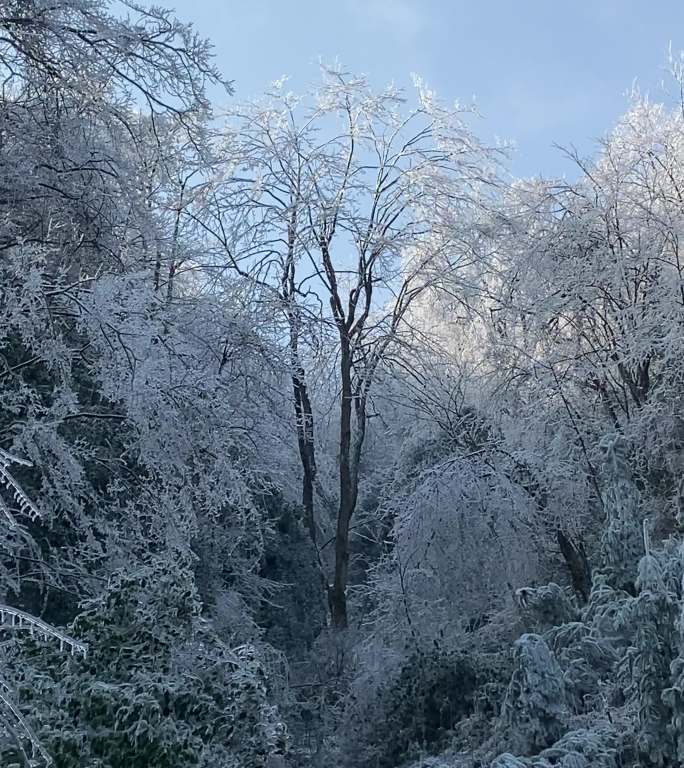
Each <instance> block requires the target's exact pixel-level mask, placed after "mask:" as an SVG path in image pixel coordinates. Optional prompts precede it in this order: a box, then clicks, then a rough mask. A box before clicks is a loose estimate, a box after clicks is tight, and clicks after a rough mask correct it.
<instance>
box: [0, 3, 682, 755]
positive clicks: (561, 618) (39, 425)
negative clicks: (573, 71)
mask: <svg viewBox="0 0 684 768" xmlns="http://www.w3.org/2000/svg"><path fill="white" fill-rule="evenodd" d="M0 69H1V70H2V83H3V85H2V93H1V95H0V221H1V222H2V227H0V516H1V521H0V525H1V526H2V529H1V530H2V536H1V537H0V542H1V552H0V590H1V591H2V596H1V597H0V600H1V601H2V604H0V632H1V633H2V643H1V644H0V761H1V762H2V764H3V765H18V766H37V765H49V764H54V765H56V766H59V767H60V768H95V767H96V766H97V768H123V767H124V766H126V767H128V766H140V768H142V767H143V766H160V767H161V766H168V767H169V768H171V767H172V766H173V767H174V768H175V767H176V766H206V768H218V767H219V766H226V767H228V768H233V767H235V768H237V767H238V766H240V767H243V766H244V767H246V768H266V766H277V765H289V766H293V767H294V766H306V765H310V766H319V765H320V766H322V765H335V766H340V767H341V768H345V767H346V766H348V767H349V768H351V767H352V766H353V767H354V768H364V767H366V766H367V768H380V767H382V768H399V766H402V765H410V764H416V765H432V766H435V767H436V766H444V767H446V766H450V767H451V768H475V767H476V766H491V767H492V768H521V767H523V766H534V767H535V768H550V767H551V766H563V767H564V768H571V767H572V768H581V767H582V766H604V767H605V768H613V767H615V768H617V767H618V766H654V767H657V768H663V767H664V766H675V765H680V764H682V763H683V762H684V730H683V729H684V726H683V724H682V723H683V720H682V719H683V717H684V682H683V681H684V634H683V633H684V619H683V618H682V617H683V616H684V614H683V613H682V612H683V610H684V602H683V596H682V574H683V571H684V561H683V560H682V557H683V554H682V551H681V544H682V541H681V532H682V525H684V520H683V519H682V515H683V514H684V513H683V512H682V510H683V509H684V501H683V500H682V495H683V494H684V484H683V483H682V479H681V477H682V469H683V468H684V459H683V457H684V452H683V451H684V422H683V420H682V416H681V411H682V405H684V402H683V401H684V364H683V362H682V361H683V360H684V341H683V340H684V333H683V331H684V275H683V273H682V270H683V269H684V261H683V259H684V257H682V256H680V237H681V235H682V231H683V230H682V227H684V140H683V138H682V137H683V136H684V132H683V129H684V116H683V115H684V111H683V109H682V104H668V103H666V104H658V103H653V102H651V101H649V100H647V99H645V98H642V97H639V96H637V97H635V99H634V102H633V106H632V107H631V109H630V110H629V112H628V113H627V114H626V115H625V116H624V117H623V118H622V119H621V120H620V122H619V123H618V125H617V126H616V127H615V128H614V129H613V130H612V131H611V132H610V133H609V134H608V135H607V137H606V138H605V140H604V141H603V142H602V143H601V145H600V146H599V147H598V149H597V152H596V155H595V157H593V158H590V159H583V158H580V157H575V158H574V159H575V161H576V165H577V174H576V179H575V180H574V181H572V182H568V181H565V180H564V181H559V180H550V181H545V180H542V179H533V180H516V181H511V180H510V179H508V178H507V175H506V170H505V162H506V161H505V157H504V155H503V154H502V153H501V152H500V151H499V149H497V148H489V147H487V146H486V145H485V144H484V143H483V142H481V141H479V140H478V139H477V138H476V135H475V134H474V132H473V127H472V126H473V119H474V115H471V114H470V112H469V111H468V110H463V109H457V108H450V107H447V106H445V105H444V104H442V103H441V102H440V101H439V99H438V98H437V97H436V95H435V94H434V93H433V92H432V91H430V90H429V89H428V88H427V87H426V86H425V84H424V83H422V82H420V81H416V83H415V86H416V87H415V92H414V93H411V94H409V95H407V94H403V93H401V92H399V91H397V90H396V89H394V88H388V89H386V90H385V91H382V92H376V91H374V90H373V89H372V88H371V87H370V86H369V84H368V82H367V81H366V80H365V79H364V78H360V77H355V76H353V75H350V74H349V73H346V72H344V71H343V70H341V69H338V68H326V69H323V71H322V73H321V74H322V78H321V83H320V85H318V86H317V87H316V88H315V89H314V90H312V92H311V93H307V94H304V95H302V96H295V95H293V94H292V93H290V92H288V91H287V88H286V83H285V82H283V81H280V82H277V83H275V84H274V85H273V87H272V88H271V90H270V91H269V92H268V93H267V94H266V95H265V96H264V97H263V98H261V99H257V100H254V101H252V102H248V103H240V101H239V99H238V98H237V97H236V96H233V95H232V91H231V87H230V85H229V84H227V83H226V82H225V81H224V80H223V79H222V77H221V76H220V74H219V73H218V72H217V71H216V70H215V68H214V66H213V64H212V59H211V48H210V46H209V45H208V43H206V42H205V41H204V40H202V39H200V38H198V37H197V36H196V34H195V33H194V31H193V30H192V28H191V27H189V26H187V25H184V24H183V23H181V22H179V21H177V20H176V19H175V18H174V17H173V16H172V15H171V14H169V13H167V12H165V11H162V10H159V9H148V8H145V7H139V6H138V5H136V4H133V3H124V4H117V7H116V9H115V8H114V6H112V7H107V5H106V4H103V3H101V2H94V0H57V1H56V2H55V1H53V2H44V1H43V0H29V1H27V0H22V2H13V0H4V1H1V2H0ZM681 73H682V68H681V67H680V66H679V65H678V64H677V63H675V65H674V66H673V75H674V77H675V78H677V77H680V78H681ZM216 86H223V87H224V88H225V91H226V94H225V95H226V99H227V100H228V101H229V108H228V110H227V113H226V117H225V120H223V121H222V122H221V121H219V120H217V119H215V118H214V116H213V114H212V110H211V104H210V103H209V99H208V97H207V89H208V88H215V87H216Z"/></svg>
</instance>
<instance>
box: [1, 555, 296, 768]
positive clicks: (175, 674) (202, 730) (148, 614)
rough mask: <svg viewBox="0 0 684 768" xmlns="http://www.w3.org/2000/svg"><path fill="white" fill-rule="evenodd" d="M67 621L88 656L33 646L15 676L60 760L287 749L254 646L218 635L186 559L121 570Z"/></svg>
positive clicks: (168, 766)
mask: <svg viewBox="0 0 684 768" xmlns="http://www.w3.org/2000/svg"><path fill="white" fill-rule="evenodd" d="M72 631H73V632H74V633H77V634H78V636H79V637H81V638H82V639H83V640H85V641H86V642H87V644H88V655H87V657H86V659H85V660H81V659H78V658H76V657H68V658H67V659H64V658H62V657H61V656H58V655H57V654H55V653H54V652H50V651H49V650H47V649H44V648H40V647H38V646H37V647H33V648H29V649H27V651H26V652H25V654H24V656H23V657H22V658H23V661H24V663H23V664H22V665H21V666H20V667H18V672H17V679H16V681H15V684H16V686H17V688H18V695H19V697H20V701H21V703H22V706H23V708H24V710H25V711H26V712H27V713H28V714H29V716H30V719H31V720H32V721H33V722H34V724H35V727H36V730H37V732H38V734H39V736H40V737H41V739H42V740H43V741H44V743H45V745H46V746H47V748H48V750H49V751H50V753H51V754H52V755H53V756H54V759H55V763H56V765H57V768H91V767H92V768H94V766H98V768H124V766H125V767H126V768H148V766H155V768H172V766H173V768H181V767H182V766H207V768H209V766H226V767H228V766H230V767H231V768H232V767H233V766H234V767H235V768H237V767H238V766H241V767H242V766H244V768H261V766H263V765H264V764H265V761H266V758H267V756H268V755H269V754H271V753H274V752H277V751H279V750H280V751H282V750H283V749H284V748H285V746H286V732H285V728H284V726H283V725H282V724H281V723H280V721H279V719H278V716H277V711H276V709H275V708H274V707H273V706H271V705H270V704H269V701H268V693H267V688H266V679H265V673H264V669H263V667H262V666H261V664H260V663H259V660H258V656H257V654H256V652H255V650H254V649H252V648H250V647H242V648H240V649H237V650H230V649H229V648H227V647H226V646H225V645H223V644H222V643H221V642H220V640H219V639H218V638H217V637H216V635H215V634H214V632H213V631H212V629H211V626H210V625H209V624H208V623H207V622H205V621H204V620H203V619H202V618H201V616H200V603H199V601H198V598H197V594H196V591H195V588H194V583H193V578H192V571H191V569H190V567H189V563H185V564H184V563H183V561H182V559H181V560H180V562H174V561H173V560H172V559H171V558H168V557H167V558H164V559H155V560H151V561H150V562H149V563H148V564H147V565H146V566H144V567H143V568H141V569H140V570H139V571H137V572H136V573H134V574H126V573H125V572H121V573H118V574H116V575H115V576H114V577H113V578H112V579H111V580H110V582H109V584H108V585H107V588H106V589H105V591H104V592H103V594H102V596H101V597H99V598H97V599H95V600H92V601H89V602H88V603H87V604H86V605H85V606H84V610H83V611H82V612H81V613H80V614H79V615H78V617H77V618H76V619H75V621H74V622H73V626H72Z"/></svg>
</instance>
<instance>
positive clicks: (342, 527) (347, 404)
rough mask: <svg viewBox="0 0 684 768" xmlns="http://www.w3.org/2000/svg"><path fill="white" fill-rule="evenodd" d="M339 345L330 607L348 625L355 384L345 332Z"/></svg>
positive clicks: (337, 623) (337, 624)
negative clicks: (337, 455) (337, 463)
mask: <svg viewBox="0 0 684 768" xmlns="http://www.w3.org/2000/svg"><path fill="white" fill-rule="evenodd" d="M341 342H342V343H341V345H340V374H341V380H342V392H341V400H340V459H339V461H340V506H339V511H338V514H337V530H336V532H335V578H334V581H333V588H332V592H331V595H330V611H331V614H332V623H333V626H334V627H337V628H338V629H344V628H346V627H347V625H348V617H347V576H348V569H349V525H350V522H351V517H352V514H353V513H354V507H355V506H356V498H355V495H356V494H355V492H354V485H355V484H354V479H353V470H352V455H351V446H352V439H351V437H352V436H351V430H352V425H351V417H352V399H353V394H352V384H351V367H352V360H351V349H350V344H349V339H348V338H347V337H346V335H342V339H341Z"/></svg>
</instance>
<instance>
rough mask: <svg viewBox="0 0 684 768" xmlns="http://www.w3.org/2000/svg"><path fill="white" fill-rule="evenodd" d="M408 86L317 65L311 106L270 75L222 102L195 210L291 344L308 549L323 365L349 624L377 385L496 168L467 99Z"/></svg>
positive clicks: (342, 607)
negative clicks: (216, 155) (356, 528)
mask: <svg viewBox="0 0 684 768" xmlns="http://www.w3.org/2000/svg"><path fill="white" fill-rule="evenodd" d="M416 90H417V102H418V103H417V106H416V107H414V108H408V107H407V105H406V100H405V98H404V97H403V95H402V94H401V93H400V92H399V91H397V90H396V89H394V88H388V89H386V90H385V91H383V92H381V93H375V92H373V91H372V89H371V88H370V87H369V85H368V83H367V82H366V80H365V79H363V78H355V77H351V76H350V75H348V74H346V73H345V72H343V71H341V70H339V69H324V70H323V83H322V85H321V86H320V87H319V88H318V89H316V90H315V92H314V93H313V94H312V98H311V100H310V102H307V103H309V104H313V105H312V106H307V105H306V104H304V103H302V101H301V100H300V99H298V98H296V97H295V96H293V95H292V94H290V93H287V92H286V91H285V90H284V83H283V82H279V83H276V84H275V86H274V89H273V90H272V91H271V92H270V93H268V94H267V96H266V98H265V99H264V100H263V101H259V102H253V103H251V104H248V105H246V106H242V107H239V108H237V109H235V110H234V111H232V112H231V114H230V119H229V124H228V130H227V133H226V139H225V145H224V148H223V152H224V157H225V160H224V167H225V170H224V172H223V175H222V177H221V178H220V179H218V180H217V182H216V185H215V187H214V189H213V191H212V194H211V196H210V197H209V199H208V200H207V205H206V208H205V211H204V214H203V218H202V221H203V224H204V226H205V228H206V229H207V230H208V231H209V232H210V233H211V234H212V235H213V236H214V238H215V242H216V243H217V244H218V245H219V247H218V249H216V250H215V254H216V257H217V261H215V262H213V263H214V266H216V267H218V268H219V273H220V274H221V275H223V274H225V273H226V271H228V272H230V273H233V274H235V273H237V274H238V275H240V276H241V277H242V278H243V279H244V280H245V281H247V283H248V284H249V285H251V286H252V287H253V288H254V289H255V294H254V299H255V300H258V301H262V302H267V303H270V304H271V307H272V309H273V310H274V317H275V318H277V320H276V323H275V333H276V334H277V335H280V338H281V339H282V341H283V343H284V344H285V346H286V347H287V349H288V350H289V361H290V376H291V379H292V391H293V405H294V414H295V420H296V425H297V438H298V444H299V455H300V459H301V465H302V474H303V487H302V503H303V507H304V511H305V518H306V524H307V527H308V529H309V531H310V535H311V538H312V541H313V542H314V544H315V545H316V546H317V547H318V541H317V533H316V530H317V522H316V516H315V509H314V507H315V494H314V490H315V488H316V485H317V482H316V481H317V475H316V440H315V433H314V424H315V421H316V417H315V413H314V410H315V408H314V406H313V405H312V396H311V386H310V381H311V376H312V373H313V371H314V367H315V365H316V364H317V363H318V364H321V363H320V361H321V360H323V361H324V362H323V365H326V366H329V369H328V380H329V381H330V380H332V381H333V382H334V386H335V389H336V393H335V400H336V402H337V406H336V409H337V419H338V429H339V434H338V455H337V474H338V498H337V504H336V507H337V509H336V521H335V534H334V542H335V558H334V567H333V578H332V583H328V584H327V590H328V598H329V604H330V611H331V617H332V623H333V625H334V626H336V627H345V626H347V623H348V615H347V583H348V564H349V539H350V530H351V522H352V518H353V516H354V512H355V510H356V507H357V501H358V496H359V474H360V469H361V459H362V452H363V445H364V440H365V436H366V430H367V424H368V419H369V417H370V406H371V400H370V398H371V393H372V390H373V384H374V382H375V381H376V380H377V378H378V375H379V373H380V372H381V371H382V370H383V369H384V368H385V367H386V364H387V363H388V361H389V360H390V358H392V356H393V355H394V354H395V353H396V352H397V351H398V350H399V349H406V348H407V347H409V346H410V345H412V344H414V343H415V342H416V341H417V340H419V337H420V334H418V332H417V330H416V328H417V326H416V324H415V323H414V322H413V320H414V318H415V314H416V312H415V311H414V308H416V307H417V303H418V302H417V299H418V298H419V297H420V296H422V295H423V294H424V292H425V291H426V290H427V289H428V288H438V287H439V285H440V283H441V281H442V276H443V275H444V274H445V272H447V271H448V272H450V273H454V271H459V270H460V271H464V270H467V269H468V267H469V266H470V265H471V263H472V262H471V257H470V255H469V254H468V251H467V249H465V248H464V247H463V232H464V228H465V225H466V222H468V223H472V221H473V218H474V217H475V216H476V215H477V214H476V211H477V210H478V209H479V206H480V205H481V204H482V200H483V193H484V192H485V190H487V189H489V188H490V185H491V184H492V180H493V168H494V163H493V162H492V154H491V153H489V152H488V151H487V150H485V149H484V148H483V147H482V146H481V145H480V144H479V143H478V142H477V141H476V140H475V138H474V137H473V135H472V134H471V132H470V131H469V130H468V128H467V126H466V125H465V123H464V122H463V116H464V113H463V112H462V111H461V110H459V109H458V108H455V109H448V108H445V107H444V106H442V105H441V104H440V103H439V102H438V101H437V100H436V99H435V98H434V95H433V94H432V93H431V92H430V91H429V90H427V89H426V88H425V87H424V86H423V85H422V83H420V82H416ZM485 196H486V195H485ZM452 284H453V277H452ZM404 357H405V356H404ZM319 490H321V489H320V488H319ZM319 555H320V553H319ZM327 581H329V580H327Z"/></svg>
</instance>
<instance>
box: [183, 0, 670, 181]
mask: <svg viewBox="0 0 684 768" xmlns="http://www.w3.org/2000/svg"><path fill="white" fill-rule="evenodd" d="M168 2H169V4H174V3H173V0H168ZM175 8H176V10H177V12H178V15H179V16H180V17H181V18H183V19H184V20H187V21H192V22H193V23H194V24H195V26H196V27H197V29H198V31H199V32H201V33H202V34H203V35H205V36H207V37H209V38H211V39H212V40H213V41H214V43H215V46H216V54H217V58H218V63H219V66H220V68H221V70H222V71H223V72H224V73H225V74H226V76H227V77H229V78H231V79H233V80H234V81H235V87H236V95H235V97H234V98H237V99H240V98H247V97H249V96H253V95H256V94H258V93H260V92H261V91H262V90H263V89H264V88H265V87H266V86H267V85H268V83H269V82H271V81H273V80H275V79H276V78H278V77H280V76H282V75H285V74H286V75H289V76H290V77H291V87H292V89H293V90H298V89H299V88H300V87H302V86H305V85H306V84H307V83H309V82H311V81H312V80H315V79H316V78H317V75H318V69H317V62H318V61H319V59H320V58H322V59H323V60H325V61H333V60H335V59H338V60H340V61H341V62H342V63H343V64H344V65H345V66H346V67H347V68H348V69H349V70H351V71H353V72H358V73H365V74H367V75H368V76H369V77H370V78H371V81H372V82H373V83H375V84H377V85H378V86H382V85H385V84H386V83H388V82H390V81H394V82H395V83H397V84H399V85H402V86H405V87H407V88H408V87H410V75H411V73H413V72H415V73H417V74H419V75H421V76H422V77H423V78H424V79H425V80H426V81H427V83H428V84H429V85H430V87H431V88H433V89H435V90H436V91H437V92H438V94H439V95H440V96H441V97H442V98H444V99H447V100H449V101H453V100H454V99H459V100H460V101H462V102H463V101H469V100H470V99H471V98H472V97H473V95H474V96H475V97H476V101H477V103H478V105H479V109H480V111H481V112H482V114H483V116H484V120H483V121H482V122H481V123H480V124H479V125H478V128H477V130H478V132H479V133H480V135H482V136H483V137H484V138H486V139H487V140H490V139H491V138H492V137H494V136H499V137H501V138H504V139H508V140H513V141H515V142H516V145H517V151H516V153H515V155H514V157H513V160H512V163H511V166H512V170H513V171H514V173H516V174H517V175H536V174H542V175H545V176H553V175H559V174H562V173H568V174H569V175H572V169H571V166H570V165H569V163H568V162H567V161H566V160H564V159H563V157H562V155H561V154H560V153H559V152H558V150H557V149H554V148H553V143H554V142H556V143H558V144H561V145H563V146H567V145H569V144H570V143H572V144H574V145H575V146H577V147H578V148H579V149H580V151H581V152H582V153H589V152H591V151H592V148H593V147H594V146H595V145H594V139H596V138H597V137H600V136H601V135H603V134H604V133H605V132H606V131H607V130H608V129H609V128H610V127H611V125H612V124H613V123H614V122H615V120H616V119H617V118H618V117H619V115H620V114H621V113H622V112H624V110H625V108H626V107H627V105H628V96H627V92H628V91H629V90H630V89H631V87H632V85H633V83H634V81H635V80H636V82H637V83H638V84H639V86H640V88H641V89H642V91H647V92H649V93H650V94H651V95H652V96H654V97H656V96H657V97H658V98H661V91H660V83H661V82H662V80H663V78H664V77H665V76H666V75H665V67H666V62H667V50H668V46H669V44H670V43H672V47H673V50H675V51H679V50H680V48H684V2H681V0H679V1H677V0H658V2H651V3H647V2H646V1H645V0H641V1H639V0H574V2H568V1H567V0H566V2H559V1H558V0H557V1H556V2H554V1H553V0H547V1H545V2H544V1H542V0H510V1H509V2H506V1H505V0H451V1H449V0H319V1H318V2H316V1H315V0H176V1H175Z"/></svg>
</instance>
